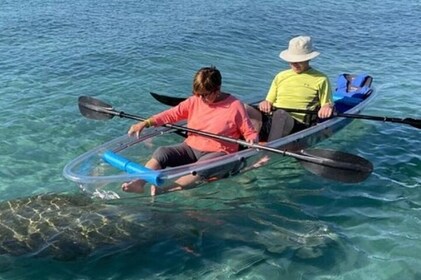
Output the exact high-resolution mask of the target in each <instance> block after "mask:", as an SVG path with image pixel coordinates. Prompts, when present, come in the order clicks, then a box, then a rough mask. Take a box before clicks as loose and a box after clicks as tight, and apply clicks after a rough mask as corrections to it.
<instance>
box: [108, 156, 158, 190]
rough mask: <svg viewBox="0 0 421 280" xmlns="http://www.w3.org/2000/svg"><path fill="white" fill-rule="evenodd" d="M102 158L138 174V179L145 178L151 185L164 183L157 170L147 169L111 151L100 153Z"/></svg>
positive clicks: (121, 168)
mask: <svg viewBox="0 0 421 280" xmlns="http://www.w3.org/2000/svg"><path fill="white" fill-rule="evenodd" d="M102 159H103V160H104V161H106V162H107V163H109V164H110V165H111V166H114V167H115V168H117V169H120V170H121V171H124V172H127V173H129V174H137V175H139V179H142V180H145V181H147V182H148V183H151V184H153V185H156V186H160V185H162V184H163V183H164V180H163V179H162V178H160V175H161V173H160V172H159V171H156V170H153V169H149V168H147V167H145V166H143V165H140V164H138V163H136V162H133V161H130V160H128V159H126V158H125V157H123V156H121V155H118V154H116V153H113V152H112V151H106V152H105V153H104V154H103V155H102Z"/></svg>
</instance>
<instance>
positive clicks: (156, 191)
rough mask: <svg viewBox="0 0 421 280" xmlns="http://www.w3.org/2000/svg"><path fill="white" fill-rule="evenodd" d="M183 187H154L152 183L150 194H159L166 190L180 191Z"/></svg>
mask: <svg viewBox="0 0 421 280" xmlns="http://www.w3.org/2000/svg"><path fill="white" fill-rule="evenodd" d="M182 189H183V188H182V187H181V186H169V187H165V188H160V187H156V186H154V185H152V186H151V196H156V195H160V194H164V193H167V192H174V191H181V190H182Z"/></svg>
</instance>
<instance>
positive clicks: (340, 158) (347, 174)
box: [300, 149, 373, 183]
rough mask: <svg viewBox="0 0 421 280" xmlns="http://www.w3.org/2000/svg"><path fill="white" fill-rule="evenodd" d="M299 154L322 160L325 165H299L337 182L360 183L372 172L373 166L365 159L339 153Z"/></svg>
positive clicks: (305, 152)
mask: <svg viewBox="0 0 421 280" xmlns="http://www.w3.org/2000/svg"><path fill="white" fill-rule="evenodd" d="M301 154H304V155H306V156H312V157H318V158H324V159H325V161H326V164H324V163H316V162H309V161H300V163H301V165H302V166H303V167H304V168H305V169H307V170H308V171H310V172H311V173H313V174H316V175H319V176H322V177H325V178H327V179H331V180H335V181H339V182H344V183H358V182H362V181H364V180H365V179H367V177H368V176H370V174H371V172H372V171H373V164H372V163H371V162H369V161H368V160H366V159H365V158H362V157H359V156H356V155H352V154H348V153H344V152H340V151H333V150H319V149H308V150H303V151H301Z"/></svg>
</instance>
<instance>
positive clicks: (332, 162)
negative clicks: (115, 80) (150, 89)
mask: <svg viewBox="0 0 421 280" xmlns="http://www.w3.org/2000/svg"><path fill="white" fill-rule="evenodd" d="M103 111H104V112H105V113H108V114H112V115H115V116H119V117H120V118H127V119H133V120H137V121H145V118H142V117H139V116H136V115H132V114H127V113H124V112H117V111H115V110H110V109H103ZM163 126H165V127H168V128H172V129H176V130H181V131H186V132H190V133H195V134H198V135H202V136H206V137H209V138H214V139H219V140H223V141H226V142H231V143H236V144H239V145H242V146H245V147H249V148H254V149H258V150H263V151H269V152H273V153H277V154H281V155H283V156H289V157H293V158H295V159H298V160H302V161H307V162H312V163H315V164H320V165H325V166H331V167H335V168H339V169H345V170H356V169H361V170H360V171H364V172H366V171H367V170H365V168H364V167H363V166H356V165H355V164H352V163H348V162H338V161H335V160H331V159H328V158H320V157H313V156H306V155H303V154H297V153H293V152H289V151H286V150H278V149H275V148H271V147H267V146H262V145H259V144H251V143H248V142H246V141H244V140H239V139H234V138H230V137H227V136H223V135H219V134H213V133H210V132H206V131H202V130H196V129H193V128H187V127H184V126H179V125H175V124H164V125H163Z"/></svg>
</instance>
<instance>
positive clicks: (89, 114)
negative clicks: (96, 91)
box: [78, 96, 116, 120]
mask: <svg viewBox="0 0 421 280" xmlns="http://www.w3.org/2000/svg"><path fill="white" fill-rule="evenodd" d="M78 105H79V111H80V113H81V114H82V116H84V117H86V118H88V119H94V120H108V119H112V118H113V117H114V116H115V115H116V112H115V111H114V109H113V107H112V106H111V105H109V104H107V103H105V102H102V101H101V100H98V99H95V98H93V97H89V96H80V97H79V100H78Z"/></svg>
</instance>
